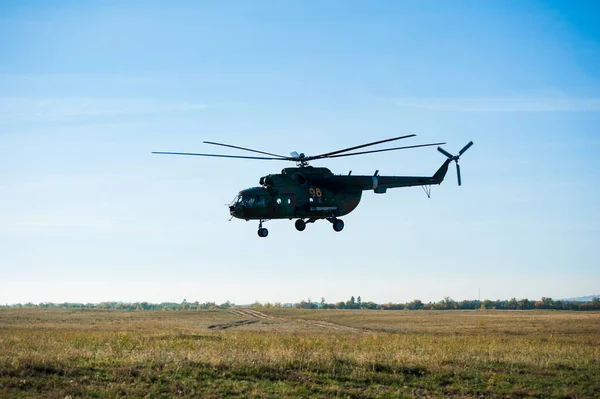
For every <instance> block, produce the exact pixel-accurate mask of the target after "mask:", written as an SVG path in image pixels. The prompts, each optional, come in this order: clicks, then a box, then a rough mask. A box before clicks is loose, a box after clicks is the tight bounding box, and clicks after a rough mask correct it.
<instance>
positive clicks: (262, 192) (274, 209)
mask: <svg viewBox="0 0 600 399" xmlns="http://www.w3.org/2000/svg"><path fill="white" fill-rule="evenodd" d="M414 136H416V135H415V134H409V135H405V136H399V137H393V138H389V139H385V140H379V141H374V142H371V143H367V144H361V145H357V146H354V147H349V148H345V149H342V150H337V151H332V152H327V153H323V154H319V155H313V156H306V155H305V154H303V153H298V152H295V151H294V152H292V153H290V156H284V155H278V154H273V153H270V152H264V151H258V150H253V149H250V148H244V147H238V146H235V145H230V144H222V143H216V142H213V141H204V142H203V143H205V144H211V145H216V146H222V147H228V148H234V149H237V150H243V151H249V152H253V153H258V154H262V155H268V157H265V156H243V155H222V154H197V153H188V152H162V151H161V152H158V151H157V152H153V154H166V155H189V156H202V157H220V158H238V159H254V160H269V161H289V162H295V163H296V167H295V168H294V167H291V168H284V169H283V170H282V171H281V173H277V174H269V175H266V176H263V177H261V178H260V180H259V184H260V186H259V187H252V188H248V189H245V190H242V191H240V192H239V193H238V195H237V196H236V197H235V199H234V200H233V201H232V202H231V204H230V205H229V213H230V215H231V216H232V218H237V219H244V220H246V221H248V220H258V221H259V223H258V232H257V233H258V236H259V237H266V236H267V235H268V234H269V231H268V230H267V229H266V228H264V227H263V222H266V221H267V220H271V219H289V220H292V219H296V222H295V226H296V230H298V231H304V229H305V228H306V225H307V223H314V222H316V221H318V220H321V219H324V220H327V221H329V222H330V223H331V224H332V226H333V230H335V231H336V232H340V231H342V230H343V228H344V222H343V221H342V220H341V219H339V217H340V216H344V215H347V214H349V213H350V212H352V211H353V210H354V209H356V207H357V206H358V204H359V202H360V199H361V196H362V192H363V191H366V190H373V191H374V192H375V193H377V194H384V193H385V192H386V191H387V190H388V189H389V188H396V187H411V186H422V187H423V188H424V190H425V192H426V194H427V196H429V195H430V190H428V189H427V188H425V187H429V188H430V186H431V185H433V184H440V183H441V182H442V181H443V180H444V177H445V176H446V173H447V172H448V166H449V165H450V163H451V162H452V161H454V163H455V164H456V173H457V177H458V185H459V186H460V185H461V184H462V182H461V176H460V166H459V165H458V160H459V158H460V157H461V156H462V154H464V152H465V151H467V150H468V149H469V148H470V147H471V146H472V145H473V142H472V141H470V142H469V143H468V144H467V145H465V146H464V147H463V148H462V149H461V150H460V151H459V152H458V154H457V155H452V154H450V153H449V152H447V151H446V150H444V149H443V148H442V147H438V151H439V152H441V153H442V154H444V155H445V156H446V158H447V159H446V160H445V161H444V163H443V164H442V166H440V168H439V169H438V170H437V172H435V173H434V175H433V176H429V177H427V176H380V175H379V171H378V170H377V171H375V173H374V174H373V175H372V176H358V175H352V171H350V173H348V175H335V174H333V173H332V172H331V171H330V170H329V169H327V168H322V167H313V166H310V165H309V164H308V163H309V162H310V161H314V160H318V159H330V158H340V157H349V156H354V155H364V154H372V153H377V152H384V151H395V150H404V149H409V148H419V147H429V146H434V145H441V144H446V143H430V144H417V145H410V146H403V147H393V148H384V149H379V150H370V151H359V152H350V151H356V150H359V149H361V148H365V147H370V146H373V145H377V144H383V143H388V142H391V141H396V140H402V139H407V138H409V137H414Z"/></svg>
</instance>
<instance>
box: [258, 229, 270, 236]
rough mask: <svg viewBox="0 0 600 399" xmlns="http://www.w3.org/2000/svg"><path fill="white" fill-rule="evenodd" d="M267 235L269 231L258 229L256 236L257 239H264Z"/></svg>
mask: <svg viewBox="0 0 600 399" xmlns="http://www.w3.org/2000/svg"><path fill="white" fill-rule="evenodd" d="M268 235H269V230H267V229H265V228H263V227H261V228H260V229H258V236H259V237H261V238H264V237H266V236H268Z"/></svg>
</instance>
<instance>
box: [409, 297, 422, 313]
mask: <svg viewBox="0 0 600 399" xmlns="http://www.w3.org/2000/svg"><path fill="white" fill-rule="evenodd" d="M423 306H424V305H423V302H421V300H420V299H415V300H414V301H412V302H410V303H409V304H408V308H409V309H410V310H419V309H423Z"/></svg>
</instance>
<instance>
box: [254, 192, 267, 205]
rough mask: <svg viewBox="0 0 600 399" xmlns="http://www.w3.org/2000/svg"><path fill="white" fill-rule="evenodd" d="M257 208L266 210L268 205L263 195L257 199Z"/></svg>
mask: <svg viewBox="0 0 600 399" xmlns="http://www.w3.org/2000/svg"><path fill="white" fill-rule="evenodd" d="M255 206H256V207H257V208H264V207H265V206H266V203H265V197H264V196H262V195H261V196H258V197H257V198H256V204H255Z"/></svg>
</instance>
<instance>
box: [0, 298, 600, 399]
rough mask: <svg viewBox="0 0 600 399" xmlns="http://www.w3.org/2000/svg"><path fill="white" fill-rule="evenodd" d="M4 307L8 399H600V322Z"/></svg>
mask: <svg viewBox="0 0 600 399" xmlns="http://www.w3.org/2000/svg"><path fill="white" fill-rule="evenodd" d="M262 312H263V313H260V314H258V315H253V314H250V313H244V312H240V313H237V314H235V313H232V312H228V311H224V310H217V311H189V312H186V311H178V312H168V311H139V312H135V311H133V312H126V311H102V310H56V309H46V310H44V309H2V310H0V397H11V398H12V397H23V398H27V397H40V396H43V397H48V398H67V397H70V398H76V397H118V396H122V397H140V398H141V397H199V396H200V397H214V398H218V397H224V396H227V397H240V398H241V397H257V398H263V397H318V398H322V397H344V398H348V397H350V398H353V397H355V398H363V397H394V398H396V397H400V398H411V397H424V396H429V397H459V398H475V397H477V398H479V397H486V398H487V397H492V398H493V397H498V398H500V397H502V398H504V397H514V398H528V397H539V398H594V397H598V396H599V395H600V313H598V312H553V311H526V312H519V311H487V312H480V311H439V312H436V311H360V310H357V311H350V310H297V309H271V310H262Z"/></svg>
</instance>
